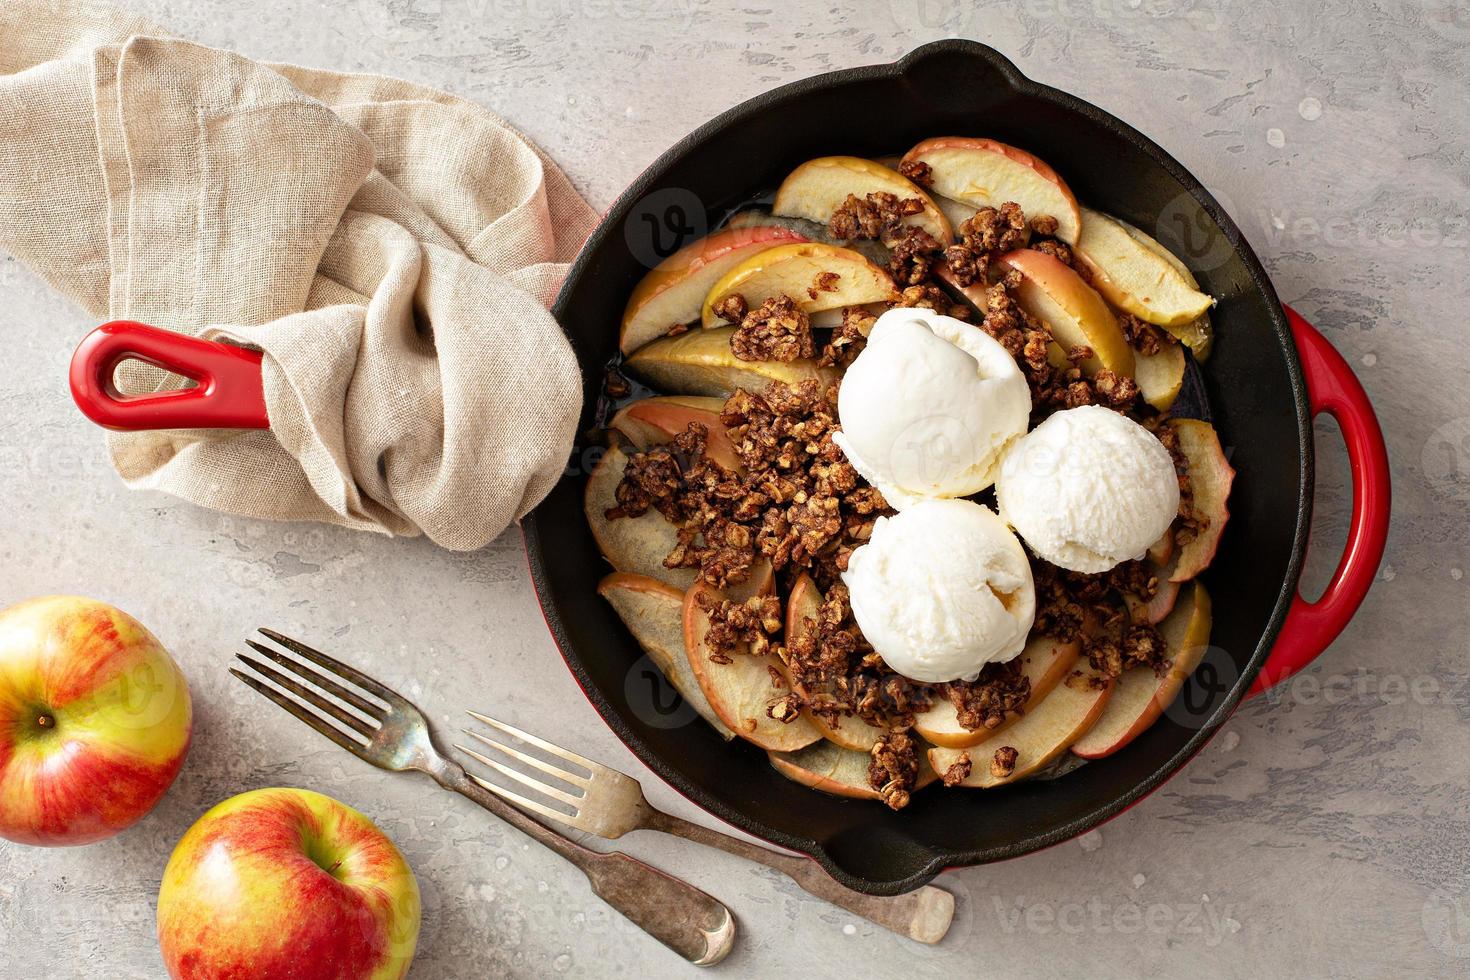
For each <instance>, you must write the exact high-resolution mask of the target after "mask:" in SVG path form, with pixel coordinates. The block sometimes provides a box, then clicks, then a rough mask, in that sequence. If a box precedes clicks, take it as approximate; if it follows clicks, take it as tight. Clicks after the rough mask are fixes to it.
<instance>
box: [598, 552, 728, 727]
mask: <svg viewBox="0 0 1470 980" xmlns="http://www.w3.org/2000/svg"><path fill="white" fill-rule="evenodd" d="M597 594H598V595H600V596H602V597H603V598H604V599H606V600H607V601H608V602H609V603H610V604H611V605H612V607H613V609H614V610H615V611H616V612H617V614H618V616H619V617H620V618H621V619H622V620H623V623H624V625H626V626H627V627H628V631H629V632H630V633H632V634H633V638H634V639H635V640H637V641H638V645H639V646H641V647H642V648H643V652H644V653H646V654H648V659H649V660H652V661H653V662H654V664H655V665H656V666H657V667H658V669H659V670H660V671H661V672H662V673H663V675H664V677H665V678H667V679H668V682H669V683H670V684H671V685H673V688H674V690H676V691H678V692H679V696H680V697H682V698H683V699H684V700H685V701H688V702H689V706H690V707H691V708H693V709H694V710H695V711H696V712H698V713H699V716H700V717H701V718H703V719H704V720H705V721H707V722H709V723H710V725H711V726H713V727H714V729H715V731H717V732H719V733H720V735H721V737H723V738H725V739H727V740H728V739H732V738H734V737H735V733H734V732H732V731H730V729H729V727H728V726H726V725H725V723H724V722H723V721H720V716H719V715H717V714H715V709H714V708H711V707H710V704H709V699H708V698H706V697H705V696H704V691H703V690H702V689H701V688H700V686H699V681H698V679H696V678H695V676H694V671H693V669H692V668H691V667H690V666H689V658H688V657H686V656H685V655H684V593H683V591H682V590H680V589H676V588H674V587H673V586H672V585H669V584H668V583H667V582H660V581H659V580H658V579H655V578H649V577H648V576H647V575H630V574H628V573H627V572H613V573H612V574H611V575H609V576H607V577H606V578H604V579H603V580H602V581H601V582H599V583H598V584H597Z"/></svg>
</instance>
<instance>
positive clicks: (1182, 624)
mask: <svg viewBox="0 0 1470 980" xmlns="http://www.w3.org/2000/svg"><path fill="white" fill-rule="evenodd" d="M1185 588H1187V589H1188V590H1189V598H1188V599H1187V600H1186V601H1184V602H1182V603H1180V604H1179V606H1178V608H1176V609H1175V610H1174V611H1173V612H1172V613H1170V614H1169V618H1168V619H1165V620H1164V622H1163V623H1162V624H1161V625H1160V626H1159V634H1160V635H1161V636H1162V637H1163V638H1164V642H1165V644H1166V645H1167V647H1168V650H1169V656H1170V658H1171V659H1172V661H1173V662H1172V663H1171V664H1170V665H1169V669H1168V670H1167V671H1165V672H1164V676H1162V677H1159V676H1158V675H1156V674H1155V673H1154V672H1153V671H1152V670H1150V669H1149V668H1147V667H1133V668H1131V669H1129V670H1127V671H1124V673H1123V676H1122V677H1120V678H1118V684H1117V687H1116V689H1115V690H1114V691H1113V696H1112V697H1111V698H1109V699H1108V703H1107V707H1105V708H1104V709H1103V713H1102V717H1101V718H1099V719H1098V720H1097V724H1096V725H1094V726H1092V729H1091V730H1090V731H1088V733H1087V734H1086V735H1084V736H1082V737H1081V738H1080V739H1078V740H1077V743H1076V744H1075V745H1073V746H1072V752H1073V753H1074V754H1076V755H1078V756H1081V757H1082V758H1084V759H1101V758H1103V757H1104V756H1108V755H1112V754H1113V753H1114V752H1116V751H1118V750H1119V749H1121V748H1122V747H1123V746H1125V745H1127V744H1128V743H1129V742H1131V741H1133V740H1134V739H1135V738H1137V737H1138V736H1139V735H1141V734H1143V732H1144V731H1145V730H1147V728H1148V726H1150V725H1152V724H1153V723H1154V722H1155V721H1157V720H1158V717H1159V715H1161V714H1163V713H1164V710H1165V709H1166V708H1168V707H1169V705H1170V704H1172V703H1173V701H1174V699H1175V698H1176V697H1178V695H1179V690H1180V688H1182V687H1183V686H1184V682H1185V681H1186V680H1188V679H1189V675H1190V674H1192V673H1194V668H1195V667H1197V666H1199V662H1200V660H1201V658H1203V657H1204V655H1205V650H1207V649H1208V648H1209V644H1210V622H1211V614H1210V594H1209V593H1208V592H1206V591H1205V587H1204V586H1203V585H1201V584H1200V583H1199V582H1191V583H1189V584H1188V585H1187V586H1185Z"/></svg>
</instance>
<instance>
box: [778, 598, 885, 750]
mask: <svg viewBox="0 0 1470 980" xmlns="http://www.w3.org/2000/svg"><path fill="white" fill-rule="evenodd" d="M821 605H822V592H821V590H820V589H818V588H817V585H816V583H815V582H813V581H812V579H811V576H810V575H807V574H806V573H805V572H803V573H802V574H801V575H800V576H798V577H797V579H796V581H795V582H794V583H792V586H791V594H790V595H789V596H788V597H787V599H786V642H787V643H788V644H789V643H791V642H792V641H793V640H795V639H796V638H798V637H800V636H802V635H803V634H804V633H806V631H807V630H809V629H811V628H812V623H813V622H814V621H815V620H816V617H817V611H818V610H819V609H820V608H821ZM793 686H795V682H793ZM798 690H799V688H798ZM803 693H804V692H803ZM803 713H804V714H806V716H807V717H808V718H809V719H810V720H811V723H812V724H813V725H814V726H816V729H817V731H819V732H821V733H822V737H823V738H825V739H826V740H827V741H828V742H831V743H832V744H833V745H837V746H840V747H842V748H844V749H850V750H852V751H855V752H868V751H870V750H871V749H872V748H873V746H874V745H876V744H877V743H878V740H879V739H880V738H882V737H883V729H881V728H875V727H874V726H872V725H870V724H868V723H867V722H866V721H863V720H862V719H861V718H859V717H857V716H856V715H854V716H852V717H844V718H840V719H838V722H837V724H836V725H829V724H827V722H826V721H825V720H823V719H822V718H821V717H820V716H819V715H814V714H812V713H811V712H803ZM777 768H778V769H779V768H780V767H779V766H777Z"/></svg>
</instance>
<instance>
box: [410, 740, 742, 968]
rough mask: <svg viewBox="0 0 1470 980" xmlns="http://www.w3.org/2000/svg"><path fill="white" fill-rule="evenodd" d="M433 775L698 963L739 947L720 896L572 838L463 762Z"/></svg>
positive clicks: (711, 961)
mask: <svg viewBox="0 0 1470 980" xmlns="http://www.w3.org/2000/svg"><path fill="white" fill-rule="evenodd" d="M430 775H431V776H433V777H434V779H435V781H437V782H438V783H439V785H441V786H443V787H445V788H446V789H452V790H454V791H455V792H456V793H459V794H460V795H461V796H465V797H467V798H469V799H471V800H473V801H474V802H476V803H478V804H479V805H480V806H482V807H484V808H485V809H486V810H489V811H490V812H491V813H493V814H495V815H496V816H497V817H499V818H500V819H501V820H504V821H505V822H506V823H508V824H510V825H511V826H512V827H514V828H516V829H517V830H519V831H520V832H521V833H523V834H525V835H526V836H528V837H530V838H532V839H534V840H535V841H537V842H538V843H540V844H543V845H545V846H546V847H548V848H550V849H551V850H553V851H555V852H556V853H557V854H560V855H561V856H562V857H564V858H566V859H567V860H568V861H570V862H571V863H572V864H574V865H576V866H577V868H578V869H580V870H581V872H582V873H583V874H585V875H586V876H587V880H588V881H589V882H590V883H591V885H592V891H593V892H594V893H595V894H596V895H597V897H598V898H601V899H602V900H603V901H604V902H606V903H607V904H608V905H610V906H612V907H613V908H614V909H616V910H617V911H619V912H621V913H622V914H623V915H624V916H626V917H627V918H628V920H629V921H630V922H632V923H633V924H634V925H636V926H638V927H639V928H640V929H642V930H643V931H644V932H646V933H648V934H649V935H650V936H652V937H653V938H655V939H657V940H658V941H659V942H661V943H663V944H664V945H665V946H667V947H669V948H670V949H672V950H673V951H674V952H676V953H678V954H679V955H680V956H682V957H684V958H685V959H686V960H688V961H689V962H690V963H693V964H694V965H695V966H713V965H714V964H716V963H718V962H719V961H720V960H722V959H724V958H725V956H726V954H728V953H729V952H730V949H731V948H732V947H733V946H734V943H735V916H734V915H732V914H731V912H730V910H729V909H728V908H727V907H726V906H725V905H724V903H723V902H721V901H720V900H719V899H717V898H715V897H714V896H712V895H708V894H706V893H705V892H702V891H700V890H699V889H698V888H695V887H694V886H693V885H691V884H689V883H688V882H686V881H681V880H680V879H678V878H675V877H673V876H672V875H668V874H665V873H664V872H662V871H660V870H658V869H657V868H655V867H652V866H650V865H647V864H644V863H643V862H642V861H639V860H638V859H636V858H631V857H629V856H628V855H626V854H620V853H618V852H616V851H612V852H609V853H606V854H604V853H601V852H599V851H594V850H591V849H590V848H586V847H583V846H582V845H580V844H578V843H576V842H574V841H570V840H568V839H567V838H565V837H563V836H562V835H561V834H559V833H557V832H556V831H554V830H551V829H550V828H548V827H545V826H543V825H542V824H541V823H539V822H538V821H536V820H534V819H532V818H531V817H529V816H527V815H526V814H524V813H522V812H521V811H520V810H518V809H516V808H515V807H514V806H512V805H511V804H509V803H507V802H505V801H504V800H502V799H501V798H500V797H498V796H496V795H495V794H494V793H491V792H490V791H488V790H486V789H482V788H481V787H480V786H477V785H476V784H475V783H474V782H473V781H472V780H471V779H470V778H469V776H468V775H467V774H466V773H465V771H464V770H463V769H462V768H460V767H459V766H458V765H454V764H447V765H445V766H444V767H443V768H442V769H440V770H439V771H436V772H431V773H430Z"/></svg>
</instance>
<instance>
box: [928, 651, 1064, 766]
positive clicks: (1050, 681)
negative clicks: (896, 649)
mask: <svg viewBox="0 0 1470 980" xmlns="http://www.w3.org/2000/svg"><path fill="white" fill-rule="evenodd" d="M1081 650H1082V645H1081V644H1080V643H1077V642H1072V643H1063V642H1061V641H1060V640H1056V639H1053V638H1052V637H1047V636H1036V637H1032V638H1031V639H1030V640H1029V641H1028V642H1027V643H1026V648H1025V649H1024V650H1022V651H1021V672H1022V673H1024V674H1025V675H1026V677H1027V679H1028V680H1030V682H1031V693H1030V695H1029V696H1028V698H1027V701H1026V705H1025V709H1024V710H1025V711H1029V710H1031V708H1032V707H1034V706H1035V705H1038V704H1040V703H1041V700H1042V699H1043V698H1045V697H1046V696H1047V695H1048V694H1050V693H1051V692H1052V689H1053V688H1055V687H1056V686H1057V685H1058V684H1060V683H1061V682H1062V679H1063V678H1065V677H1066V676H1067V675H1068V674H1069V673H1071V671H1072V669H1073V667H1074V666H1075V664H1076V663H1077V655H1078V654H1079V653H1080V652H1081ZM1023 717H1025V714H1024V712H1023V713H1022V714H1018V715H1010V716H1008V717H1007V718H1006V719H1005V721H1003V722H1001V723H1000V724H999V725H997V726H996V727H994V728H981V729H979V730H978V731H973V732H972V731H970V730H969V729H968V728H966V727H964V726H963V725H961V724H960V719H959V712H958V711H956V710H955V706H954V705H953V704H951V703H950V701H949V699H948V698H945V697H943V696H941V695H939V694H936V695H935V697H934V703H933V705H932V706H930V708H929V710H928V711H925V712H921V713H920V714H919V715H917V716H916V718H915V721H914V731H916V732H918V733H919V734H920V735H922V736H924V738H925V739H927V740H928V741H930V742H933V743H934V744H935V745H938V746H942V747H944V748H951V749H962V748H967V747H969V746H971V745H980V744H982V743H984V742H986V741H987V740H989V739H990V738H992V737H993V736H995V735H998V734H999V733H1000V732H1004V731H1005V730H1006V729H1008V728H1010V727H1011V726H1012V725H1014V724H1015V723H1016V722H1017V721H1019V720H1020V719H1021V718H1023ZM996 744H999V743H996Z"/></svg>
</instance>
